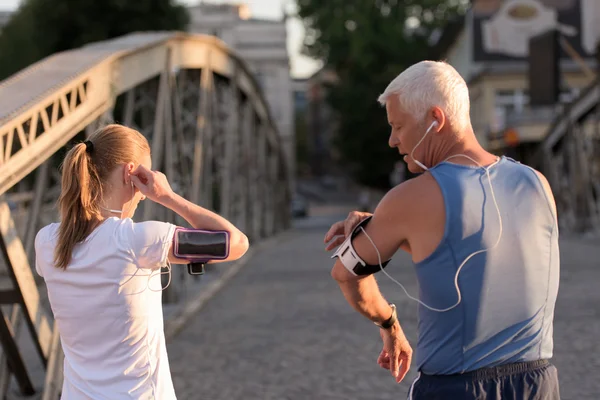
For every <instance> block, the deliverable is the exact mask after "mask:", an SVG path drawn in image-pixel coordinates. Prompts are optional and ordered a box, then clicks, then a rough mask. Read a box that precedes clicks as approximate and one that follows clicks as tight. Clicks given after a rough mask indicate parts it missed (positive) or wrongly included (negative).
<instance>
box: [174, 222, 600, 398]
mask: <svg viewBox="0 0 600 400" xmlns="http://www.w3.org/2000/svg"><path fill="white" fill-rule="evenodd" d="M338 217H343V215H341V216H336V217H327V216H319V217H314V218H310V219H308V220H305V221H302V222H300V223H298V225H297V226H296V228H295V229H294V230H292V231H290V232H287V233H285V234H284V235H283V237H282V240H281V242H280V243H279V245H278V246H276V247H274V248H271V249H266V250H263V251H261V252H259V253H258V254H256V255H255V256H254V257H253V258H252V260H250V262H249V263H248V264H247V265H246V266H245V267H244V268H243V269H242V270H241V271H240V272H239V274H238V275H237V276H235V277H234V278H233V279H232V280H231V281H230V282H229V283H228V284H227V286H225V287H224V288H223V289H222V290H221V291H220V292H219V293H217V294H216V296H215V297H214V298H213V299H211V300H210V301H209V302H208V303H207V304H206V306H205V307H204V308H203V309H202V310H200V312H199V313H198V314H197V315H196V316H195V317H194V318H192V320H191V321H190V322H189V324H188V325H187V326H186V327H185V328H184V330H183V331H182V332H181V333H180V334H179V335H178V336H177V337H176V338H175V340H174V341H173V342H172V343H170V344H169V345H168V351H169V359H170V363H171V371H172V375H173V380H174V383H175V388H176V392H177V395H178V398H179V399H180V400H187V399H190V400H195V399H202V400H219V399H223V400H225V399H227V400H238V399H244V400H275V399H277V400H313V399H314V400H338V399H339V400H341V399H356V400H367V399H368V400H371V399H382V400H385V399H405V398H406V395H407V392H408V388H409V386H410V383H411V382H412V380H413V379H414V378H415V376H416V372H415V371H414V369H413V370H411V371H410V372H409V375H408V376H407V378H406V379H405V381H404V382H402V383H401V384H396V383H395V382H394V381H393V378H392V377H391V375H390V374H389V372H388V371H386V370H383V369H381V368H379V367H378V365H377V364H376V359H377V355H378V354H379V351H380V349H381V340H380V339H379V334H378V331H377V328H376V327H374V326H373V325H372V324H371V323H370V322H369V321H367V320H366V319H364V318H362V317H360V316H359V315H358V314H357V313H356V312H354V311H353V310H352V309H351V308H350V306H349V305H348V304H347V303H346V302H345V300H344V298H343V296H342V294H341V292H340V291H339V289H338V287H337V284H336V283H335V282H334V281H333V280H332V279H331V278H330V275H329V271H330V268H331V265H332V261H331V260H330V259H329V254H328V253H325V251H324V249H323V242H322V238H323V235H324V233H325V231H326V229H327V228H328V227H329V225H330V223H332V222H333V221H335V220H337V218H338ZM561 254H562V258H563V263H562V279H561V288H560V296H559V299H558V304H557V309H556V321H555V359H554V362H555V364H556V365H557V367H558V369H559V376H560V381H561V394H562V398H563V399H598V398H600V379H599V377H600V358H599V357H598V355H599V354H600V344H599V343H600V338H599V336H600V319H599V318H598V317H599V313H600V290H598V282H600V265H599V264H600V262H599V261H598V256H600V245H594V244H582V243H580V242H577V241H566V242H563V244H562V247H561ZM223 267H224V268H226V266H223ZM387 271H389V272H390V273H391V274H392V275H393V276H394V277H395V278H396V279H398V280H400V281H401V282H402V283H403V284H405V286H406V288H407V290H408V291H409V293H411V294H414V293H416V292H417V287H416V284H415V278H414V273H413V271H412V269H411V268H410V260H409V258H408V257H407V256H405V255H403V254H400V253H398V254H397V255H396V257H395V259H394V261H393V262H392V263H390V265H389V266H388V267H387ZM378 281H379V283H380V286H381V288H382V292H383V293H384V295H385V296H386V298H387V299H388V300H389V301H392V302H394V303H396V305H397V306H398V314H399V318H400V321H401V323H402V326H403V328H404V330H405V333H406V335H407V337H408V338H409V340H410V341H411V343H413V345H414V343H415V342H416V333H417V332H416V322H417V319H416V306H415V303H413V302H412V301H410V300H409V299H407V298H406V297H405V295H404V294H403V292H402V291H401V290H400V289H399V288H398V287H397V286H395V285H394V284H393V283H392V282H390V281H389V280H388V279H387V278H386V277H385V276H380V277H378ZM413 366H414V365H413Z"/></svg>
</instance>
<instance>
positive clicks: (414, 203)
mask: <svg viewBox="0 0 600 400" xmlns="http://www.w3.org/2000/svg"><path fill="white" fill-rule="evenodd" d="M440 199H441V200H442V202H443V199H442V194H441V191H440V188H439V186H438V184H437V182H436V181H435V178H434V177H433V176H432V175H431V174H428V173H425V174H422V175H419V176H417V177H415V178H412V179H409V180H406V181H404V182H402V183H401V184H399V185H398V186H395V187H394V188H392V189H391V190H390V191H389V192H387V193H386V195H385V196H384V197H383V199H382V200H381V202H380V203H379V205H378V206H377V209H378V210H379V209H381V213H382V214H386V215H396V216H398V215H400V216H403V217H406V216H407V215H411V214H413V213H414V212H415V211H420V210H421V209H422V208H424V207H431V206H432V203H436V202H438V200H440Z"/></svg>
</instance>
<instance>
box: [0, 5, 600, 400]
mask: <svg viewBox="0 0 600 400" xmlns="http://www.w3.org/2000/svg"><path fill="white" fill-rule="evenodd" d="M599 39H600V1H599V0H472V1H468V0H404V1H402V0H353V1H348V0H328V1H323V0H296V1H294V0H247V1H237V2H233V1H231V2H230V1H216V0H215V1H198V0H179V1H175V0H137V1H124V0H101V1H98V0H94V1H91V0H0V239H1V240H0V249H1V250H2V255H3V257H2V259H1V260H0V264H1V266H2V269H1V270H0V284H1V285H2V288H0V289H1V290H0V300H1V304H2V307H1V308H0V311H2V315H1V317H2V318H0V340H1V342H2V349H3V352H2V355H1V356H0V397H3V398H39V399H56V398H58V395H59V392H60V385H61V382H62V371H61V366H62V358H61V357H62V353H61V350H60V342H59V340H58V334H57V332H58V331H57V329H56V328H55V325H54V322H53V318H52V312H51V310H50V308H49V304H48V301H47V295H46V291H45V288H44V284H43V282H42V281H41V279H40V278H39V277H38V276H37V274H36V273H35V271H34V270H32V267H33V266H34V264H35V254H34V249H33V247H34V238H35V234H36V233H37V231H38V230H39V229H40V228H41V227H43V226H44V225H46V224H48V223H50V222H54V221H57V220H58V215H57V212H56V200H57V198H58V194H59V192H60V171H59V169H58V167H59V166H60V162H61V160H62V157H63V156H64V153H65V150H66V149H68V148H69V146H70V145H71V144H73V143H76V142H79V141H82V140H84V139H85V137H86V136H87V135H89V134H90V133H91V132H93V131H94V130H95V129H97V128H98V127H100V126H102V125H104V124H107V123H110V122H117V123H122V124H126V125H128V126H132V127H134V128H136V129H138V130H139V131H140V132H142V133H143V134H144V135H145V136H146V137H147V138H148V140H149V142H150V144H151V147H152V157H153V166H154V168H156V169H159V170H161V171H163V172H165V173H166V175H167V176H168V178H169V180H170V182H171V184H172V186H173V189H174V190H175V191H177V192H178V193H180V194H181V195H183V196H184V197H186V198H188V199H190V200H192V201H194V202H196V203H198V204H200V205H202V206H204V207H207V208H210V209H212V210H215V211H217V212H219V213H220V214H222V215H224V216H225V217H227V218H229V219H230V220H232V221H233V222H234V223H235V224H236V225H237V226H238V227H240V229H242V230H243V231H244V232H246V233H247V235H248V237H249V238H250V240H251V247H252V250H251V253H250V254H248V255H247V256H245V258H244V259H243V260H242V261H241V262H238V263H234V264H233V265H223V266H219V267H212V266H207V267H206V271H205V274H203V275H200V276H190V275H188V273H187V270H185V269H178V270H176V271H174V272H173V276H172V283H171V285H170V286H169V288H168V289H167V290H165V291H164V293H163V299H164V310H163V311H164V313H165V328H166V331H167V341H168V347H169V355H170V360H171V370H172V371H173V379H174V381H175V385H176V390H177V393H178V396H179V398H181V399H210V400H213V399H242V398H243V399H294V400H295V399H388V398H389V399H397V398H404V396H406V392H407V389H408V386H409V385H410V382H411V380H412V379H414V377H415V372H414V371H411V373H410V374H409V376H408V377H407V379H406V380H405V382H403V383H401V384H400V385H396V384H394V383H393V381H392V379H391V377H390V376H389V374H388V373H387V372H386V371H383V370H380V369H378V368H379V367H378V366H377V365H376V359H377V355H378V353H379V350H380V346H381V345H380V343H379V335H378V333H377V331H376V330H373V327H372V324H370V323H369V322H368V321H366V322H365V321H364V320H361V318H360V317H359V316H358V315H356V314H354V312H353V311H352V310H351V309H350V307H349V306H348V305H347V304H345V301H344V299H343V297H342V295H341V293H339V289H338V288H337V285H336V284H335V282H333V281H332V280H331V278H330V276H329V270H330V268H331V266H332V262H331V260H330V259H329V254H327V253H326V252H325V251H324V250H323V249H324V245H323V243H322V239H323V236H324V234H325V232H326V231H327V230H328V228H329V226H330V225H331V224H332V223H333V222H335V221H337V220H339V219H342V218H344V217H345V216H346V215H347V213H348V212H349V211H351V210H354V209H361V210H367V211H372V210H373V209H374V207H375V206H376V205H377V203H378V201H379V200H380V199H381V197H382V196H383V194H384V193H385V192H386V191H387V190H389V189H390V188H391V187H393V186H395V185H398V184H400V183H401V182H403V181H404V180H406V179H410V178H411V177H412V175H411V173H410V172H408V171H407V170H406V168H405V164H404V162H403V161H401V160H400V158H399V157H398V154H397V152H396V151H392V150H391V149H389V147H388V146H387V139H388V136H389V126H388V123H387V120H386V115H385V109H384V108H382V107H381V106H380V105H379V104H378V103H377V101H376V99H377V97H378V95H379V94H380V93H381V92H383V90H384V89H385V87H386V86H387V84H388V83H389V82H390V81H391V80H392V79H393V78H394V77H396V76H397V75H398V74H399V73H400V72H401V71H402V70H404V69H405V68H407V67H408V66H410V65H412V64H414V63H416V62H418V61H421V60H425V59H433V60H446V61H447V62H448V63H450V64H451V65H452V66H454V67H455V68H456V69H457V70H458V72H459V73H460V74H461V75H462V76H463V78H464V79H465V81H466V82H467V84H468V86H469V90H470V96H471V119H472V123H473V127H474V130H475V132H476V134H477V136H478V138H479V140H480V142H481V143H482V144H483V146H484V147H485V148H487V149H488V150H489V151H491V152H493V153H495V154H498V155H501V154H504V155H507V156H510V157H513V158H515V159H516V160H518V161H521V162H522V163H525V164H528V165H530V166H532V167H534V168H536V169H539V170H540V171H542V172H543V173H544V174H545V175H546V176H547V177H548V180H549V182H550V183H551V186H552V189H553V192H554V195H555V198H556V202H557V207H558V212H559V225H560V229H561V237H562V239H561V259H562V277H561V291H560V293H559V300H558V303H557V310H556V323H555V360H554V361H555V362H556V364H557V366H558V369H559V376H560V379H561V390H562V394H563V398H565V399H597V398H599V397H600V385H599V383H598V381H597V379H595V376H597V375H598V374H599V373H600V363H599V362H598V360H597V358H594V355H595V354H598V351H600V341H599V340H598V336H599V335H600V320H599V319H598V318H599V317H598V312H599V304H600V294H599V291H598V290H597V289H596V285H595V282H597V281H598V280H599V279H600V268H599V263H598V256H599V255H600V106H599V102H600V85H599V81H598V77H597V74H598V61H599V59H600V58H599ZM135 219H136V220H144V219H160V220H164V221H170V222H173V223H178V224H181V225H185V221H183V220H182V219H181V218H179V217H178V216H177V215H174V214H173V213H172V212H170V211H169V210H166V209H164V208H162V207H160V206H158V205H155V204H151V203H150V202H144V204H142V205H141V206H140V207H139V208H138V211H137V213H136V216H135ZM392 264H393V265H392V268H389V269H391V270H393V274H395V275H396V278H397V279H399V280H401V281H402V282H403V283H404V282H405V283H406V285H407V288H408V289H409V291H410V292H411V293H413V294H414V293H417V291H418V288H417V286H416V281H415V277H414V273H413V271H412V270H411V262H410V258H409V257H407V256H405V255H398V256H397V257H396V259H395V260H394V261H393V262H392ZM32 271H33V272H32ZM380 280H382V282H380V283H381V285H382V289H383V291H384V294H385V295H386V297H387V298H388V299H389V300H390V301H394V302H395V303H396V304H397V305H398V309H399V315H400V317H401V322H402V324H403V326H404V329H405V331H406V333H407V336H408V337H409V339H410V340H411V342H412V343H414V342H415V340H416V335H417V331H416V328H417V320H416V307H415V305H414V303H410V302H409V301H408V299H406V298H405V297H404V296H403V294H402V293H401V292H400V290H398V288H397V287H395V286H390V285H389V282H387V281H386V280H383V278H380ZM166 281H167V277H166V275H165V283H166ZM209 299H210V301H209Z"/></svg>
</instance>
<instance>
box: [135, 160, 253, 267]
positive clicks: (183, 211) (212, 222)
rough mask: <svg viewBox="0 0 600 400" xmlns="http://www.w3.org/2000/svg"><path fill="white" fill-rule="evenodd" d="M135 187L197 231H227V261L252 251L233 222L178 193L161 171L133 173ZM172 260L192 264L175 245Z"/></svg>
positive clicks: (245, 238)
mask: <svg viewBox="0 0 600 400" xmlns="http://www.w3.org/2000/svg"><path fill="white" fill-rule="evenodd" d="M131 180H132V181H133V184H134V185H135V187H136V188H137V189H138V190H139V191H140V192H141V193H142V194H143V195H144V196H146V197H147V198H148V199H150V200H152V201H154V202H156V203H159V204H161V205H163V206H165V207H167V208H169V209H170V210H172V211H174V212H176V213H177V214H179V215H180V216H181V217H182V218H183V219H185V220H186V221H187V222H188V223H189V224H190V225H191V226H192V227H193V228H196V229H206V230H224V231H227V232H229V256H228V257H227V258H226V259H224V260H215V261H211V262H225V261H233V260H237V259H238V258H240V257H242V256H243V255H244V254H245V253H246V251H248V247H249V244H248V238H247V237H246V235H244V233H242V232H241V231H240V230H239V229H237V228H236V227H235V226H234V225H233V224H232V223H231V222H229V221H227V220H226V219H225V218H223V217H221V216H220V215H218V214H216V213H214V212H212V211H209V210H207V209H205V208H202V207H200V206H198V205H196V204H193V203H192V202H190V201H188V200H186V199H184V198H183V197H181V196H179V195H178V194H176V193H174V192H173V190H172V189H171V185H169V181H168V180H167V177H166V176H165V175H164V174H163V173H161V172H157V171H151V170H149V169H147V168H145V167H144V166H143V165H140V166H139V167H138V168H137V169H136V170H135V171H134V172H133V173H132V174H131ZM169 261H170V262H171V263H173V264H188V263H189V261H188V260H184V259H179V258H177V257H175V255H174V254H173V245H172V244H171V249H170V250H169Z"/></svg>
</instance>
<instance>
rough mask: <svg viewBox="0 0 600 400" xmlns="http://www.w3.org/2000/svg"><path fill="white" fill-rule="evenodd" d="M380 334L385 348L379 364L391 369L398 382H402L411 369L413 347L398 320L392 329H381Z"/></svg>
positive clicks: (378, 360) (379, 358) (378, 359)
mask: <svg viewBox="0 0 600 400" xmlns="http://www.w3.org/2000/svg"><path fill="white" fill-rule="evenodd" d="M379 334H380V335H381V339H382V340H383V349H382V350H381V353H380V354H379V357H378V358H377V364H379V365H380V366H381V368H385V369H389V370H390V372H391V373H392V376H393V377H394V378H396V382H398V383H400V382H401V381H402V380H403V379H404V377H405V376H406V373H407V372H408V370H409V369H410V363H411V360H412V348H411V347H410V344H409V343H408V340H407V339H406V336H404V332H402V328H400V324H399V323H398V322H396V324H394V326H393V327H392V328H390V329H380V330H379Z"/></svg>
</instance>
